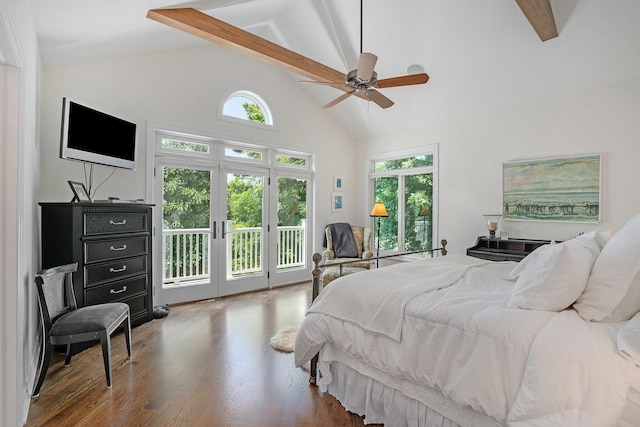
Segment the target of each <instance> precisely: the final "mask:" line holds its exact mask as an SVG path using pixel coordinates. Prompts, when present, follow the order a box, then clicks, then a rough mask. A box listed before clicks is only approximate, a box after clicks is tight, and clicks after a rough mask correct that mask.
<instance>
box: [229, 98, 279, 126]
mask: <svg viewBox="0 0 640 427" xmlns="http://www.w3.org/2000/svg"><path fill="white" fill-rule="evenodd" d="M221 117H223V118H225V117H226V118H232V119H233V120H241V121H246V122H248V123H255V124H259V125H267V126H273V117H272V115H271V111H270V110H269V107H268V106H267V103H266V102H265V101H264V100H263V99H262V98H261V97H260V96H258V95H256V94H255V93H253V92H251V91H248V90H239V91H236V92H233V93H232V94H231V95H229V96H228V97H227V98H226V100H225V102H224V105H223V106H222V116H221Z"/></svg>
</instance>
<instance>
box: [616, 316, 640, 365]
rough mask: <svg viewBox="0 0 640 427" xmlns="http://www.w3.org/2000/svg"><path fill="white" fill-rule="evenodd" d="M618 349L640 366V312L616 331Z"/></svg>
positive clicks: (626, 357)
mask: <svg viewBox="0 0 640 427" xmlns="http://www.w3.org/2000/svg"><path fill="white" fill-rule="evenodd" d="M618 351H619V352H620V354H622V356H624V358H625V359H629V360H631V361H632V362H633V363H635V364H636V365H638V366H640V313H638V314H636V315H635V316H633V318H632V319H631V320H629V322H627V324H626V325H624V326H623V327H622V328H620V330H619V331H618Z"/></svg>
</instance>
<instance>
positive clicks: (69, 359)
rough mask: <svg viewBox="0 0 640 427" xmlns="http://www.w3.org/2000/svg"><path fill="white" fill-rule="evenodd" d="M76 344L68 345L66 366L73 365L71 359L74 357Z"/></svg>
mask: <svg viewBox="0 0 640 427" xmlns="http://www.w3.org/2000/svg"><path fill="white" fill-rule="evenodd" d="M74 346H75V345H74V344H67V357H66V358H65V359H64V366H69V365H70V364H71V357H73V350H74Z"/></svg>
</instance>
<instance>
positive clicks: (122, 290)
mask: <svg viewBox="0 0 640 427" xmlns="http://www.w3.org/2000/svg"><path fill="white" fill-rule="evenodd" d="M126 290H127V287H126V286H123V287H122V289H120V290H119V291H114V290H113V289H109V293H112V294H121V293H123V292H124V291H126Z"/></svg>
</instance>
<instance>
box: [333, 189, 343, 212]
mask: <svg viewBox="0 0 640 427" xmlns="http://www.w3.org/2000/svg"><path fill="white" fill-rule="evenodd" d="M331 212H342V193H331Z"/></svg>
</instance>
